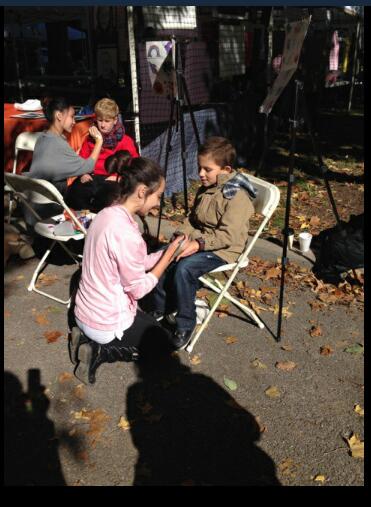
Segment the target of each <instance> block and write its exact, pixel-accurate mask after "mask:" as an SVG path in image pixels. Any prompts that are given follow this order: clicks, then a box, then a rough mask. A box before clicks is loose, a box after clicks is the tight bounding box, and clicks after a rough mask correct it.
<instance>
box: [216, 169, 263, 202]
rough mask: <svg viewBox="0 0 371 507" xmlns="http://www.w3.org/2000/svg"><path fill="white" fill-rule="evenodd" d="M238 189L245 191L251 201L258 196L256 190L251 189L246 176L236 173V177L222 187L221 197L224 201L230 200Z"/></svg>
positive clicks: (251, 186)
mask: <svg viewBox="0 0 371 507" xmlns="http://www.w3.org/2000/svg"><path fill="white" fill-rule="evenodd" d="M240 188H243V189H244V190H246V191H247V193H248V194H249V196H250V197H252V198H253V199H255V197H256V196H257V195H258V191H257V189H256V188H255V187H253V185H252V183H251V181H250V180H249V178H248V177H247V175H246V174H243V173H237V174H236V176H234V177H233V178H231V179H230V180H229V181H227V183H226V184H225V185H224V186H223V196H224V197H225V198H226V199H232V197H234V196H235V195H236V193H237V190H239V189H240Z"/></svg>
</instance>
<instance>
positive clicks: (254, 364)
mask: <svg viewBox="0 0 371 507" xmlns="http://www.w3.org/2000/svg"><path fill="white" fill-rule="evenodd" d="M251 366H252V367H253V368H262V369H264V368H266V367H267V366H266V365H265V364H264V363H262V362H261V361H259V359H254V361H251Z"/></svg>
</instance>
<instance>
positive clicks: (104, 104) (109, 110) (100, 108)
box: [94, 99, 119, 119]
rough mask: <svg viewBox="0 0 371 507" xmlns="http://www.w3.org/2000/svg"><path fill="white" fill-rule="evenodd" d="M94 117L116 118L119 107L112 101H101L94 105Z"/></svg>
mask: <svg viewBox="0 0 371 507" xmlns="http://www.w3.org/2000/svg"><path fill="white" fill-rule="evenodd" d="M94 112H95V115H96V116H97V117H98V116H99V117H101V118H112V119H114V118H116V117H117V116H118V114H119V106H118V105H117V104H116V102H115V101H114V100H112V99H101V100H98V102H97V103H96V104H95V107H94Z"/></svg>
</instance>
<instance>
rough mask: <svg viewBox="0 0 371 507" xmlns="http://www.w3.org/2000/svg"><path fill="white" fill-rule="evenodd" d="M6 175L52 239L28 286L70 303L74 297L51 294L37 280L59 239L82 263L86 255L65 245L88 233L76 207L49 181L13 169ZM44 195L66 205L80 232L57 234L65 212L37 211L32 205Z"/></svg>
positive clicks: (43, 233) (38, 225)
mask: <svg viewBox="0 0 371 507" xmlns="http://www.w3.org/2000/svg"><path fill="white" fill-rule="evenodd" d="M4 178H5V183H6V184H7V185H8V186H9V188H10V191H11V192H13V193H14V195H15V196H16V197H17V198H19V199H20V200H21V201H22V202H23V203H24V205H25V206H26V207H27V208H28V209H29V211H30V212H31V213H32V214H33V215H34V217H35V218H36V219H37V220H38V221H37V222H36V224H35V225H34V230H35V232H36V233H37V234H39V235H40V236H43V237H45V238H48V239H51V240H52V243H51V245H50V247H49V248H48V249H47V250H46V252H45V254H44V255H43V257H42V258H41V260H40V262H39V264H38V265H37V267H36V269H35V271H34V273H33V275H32V278H31V282H30V284H29V286H28V290H29V291H30V292H31V291H35V292H37V293H38V294H41V295H43V296H45V297H48V298H50V299H53V300H54V301H58V303H62V304H65V305H69V304H70V298H69V299H68V300H62V299H59V298H57V297H55V296H53V295H51V294H48V293H46V292H44V291H41V290H39V289H38V288H37V287H36V282H37V278H38V276H39V274H40V272H41V271H42V270H43V267H44V265H46V264H47V262H46V259H47V258H48V257H49V255H50V253H51V251H52V250H53V248H54V246H55V245H56V243H58V244H59V245H60V246H61V247H62V248H63V250H64V251H65V252H66V253H67V254H68V255H69V256H70V257H71V258H72V260H73V261H74V262H75V263H76V264H77V265H80V262H81V259H82V256H81V255H79V254H75V253H73V252H71V250H69V248H67V246H66V245H64V244H63V243H65V242H66V241H69V240H70V239H74V240H81V239H83V238H84V237H85V236H86V229H85V227H84V226H83V225H82V224H81V223H80V222H79V220H78V219H77V218H76V216H75V214H74V213H73V211H72V210H71V209H70V208H69V207H68V206H67V205H66V203H65V202H64V199H63V197H62V195H61V194H60V192H59V191H58V190H57V189H56V188H55V186H54V185H53V184H52V183H50V182H49V181H46V180H39V179H34V178H29V177H26V176H21V175H17V174H12V173H5V175H4ZM40 196H41V197H42V199H43V201H42V202H43V203H46V204H48V203H55V204H59V205H60V206H61V207H62V208H63V210H64V211H66V212H67V213H68V215H69V217H70V218H71V221H72V222H73V224H74V225H75V227H76V229H78V230H79V231H80V232H79V233H76V232H73V233H71V234H69V235H63V236H62V235H56V234H55V233H54V229H55V226H56V225H58V224H60V223H61V222H63V221H65V217H64V215H63V214H61V215H56V216H53V217H50V218H47V219H42V218H41V217H40V215H39V214H38V213H37V211H35V209H34V208H33V207H32V204H36V203H37V202H38V201H39V202H40ZM78 259H80V260H78Z"/></svg>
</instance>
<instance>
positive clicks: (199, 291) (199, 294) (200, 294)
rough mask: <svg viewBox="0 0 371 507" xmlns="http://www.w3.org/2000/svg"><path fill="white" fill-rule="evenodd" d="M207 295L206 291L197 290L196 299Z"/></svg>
mask: <svg viewBox="0 0 371 507" xmlns="http://www.w3.org/2000/svg"><path fill="white" fill-rule="evenodd" d="M208 294H209V291H208V289H199V290H198V291H197V297H198V298H204V297H206V296H207V295H208Z"/></svg>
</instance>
